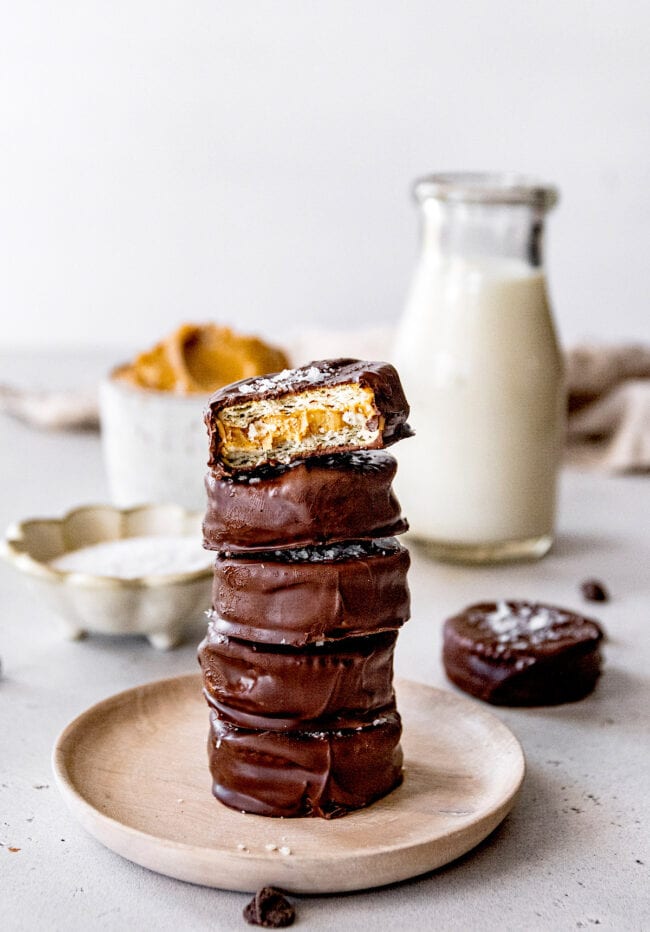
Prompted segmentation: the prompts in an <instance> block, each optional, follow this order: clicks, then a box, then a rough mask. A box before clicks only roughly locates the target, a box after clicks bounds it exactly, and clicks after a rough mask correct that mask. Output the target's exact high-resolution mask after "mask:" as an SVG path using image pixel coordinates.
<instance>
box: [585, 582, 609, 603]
mask: <svg viewBox="0 0 650 932" xmlns="http://www.w3.org/2000/svg"><path fill="white" fill-rule="evenodd" d="M580 590H581V592H582V595H583V597H584V598H585V599H586V600H587V602H609V593H608V591H607V589H606V587H605V585H604V583H602V582H600V581H599V580H598V579H586V580H585V581H584V582H583V583H582V585H581V586H580Z"/></svg>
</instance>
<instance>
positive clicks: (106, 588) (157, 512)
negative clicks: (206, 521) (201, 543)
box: [4, 505, 213, 650]
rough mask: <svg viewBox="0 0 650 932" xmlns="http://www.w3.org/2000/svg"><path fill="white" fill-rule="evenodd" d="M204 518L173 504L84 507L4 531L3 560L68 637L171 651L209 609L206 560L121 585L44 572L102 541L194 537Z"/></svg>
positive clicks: (209, 567)
mask: <svg viewBox="0 0 650 932" xmlns="http://www.w3.org/2000/svg"><path fill="white" fill-rule="evenodd" d="M201 519H202V514H201V513H199V512H192V511H187V510H186V509H184V508H181V507H180V506H179V505H143V506H141V507H139V508H128V509H120V508H114V507H112V506H110V505H88V506H86V507H82V508H76V509H75V510H74V511H70V512H68V514H66V515H64V516H63V517H62V518H59V519H53V518H33V519H31V520H28V521H22V522H20V523H19V524H16V525H14V526H12V527H11V528H9V530H8V531H7V534H6V537H5V541H4V556H5V557H6V558H7V559H8V560H9V562H10V563H12V564H13V565H14V566H15V567H16V568H17V569H19V570H22V572H24V573H25V574H27V576H28V577H29V579H30V582H31V583H32V588H35V589H36V591H37V593H38V595H39V597H40V598H42V599H44V600H46V601H47V603H48V604H49V605H50V606H51V607H52V609H53V611H54V612H56V614H57V615H58V616H59V618H60V620H61V621H62V623H63V629H64V632H65V634H66V635H67V637H69V638H72V639H75V638H80V637H83V635H85V634H86V633H91V632H92V633H97V634H121V635H124V634H138V635H144V636H145V637H147V638H148V639H149V641H150V643H151V644H152V645H153V646H154V647H157V648H160V649H162V650H166V649H169V648H171V647H175V646H176V645H177V644H179V643H180V641H181V640H182V639H183V636H184V634H185V631H186V629H187V628H188V627H189V626H190V625H192V624H193V623H194V622H196V620H197V618H199V617H200V616H201V614H202V613H203V612H204V611H205V609H207V608H208V607H209V605H210V588H211V584H212V572H213V571H212V564H211V557H210V555H209V554H206V566H205V569H198V570H194V571H190V572H180V573H164V574H163V573H161V574H155V575H149V576H140V577H137V578H135V579H122V578H120V577H117V576H102V575H96V574H91V573H85V572H83V573H82V572H68V571H64V570H59V569H55V568H54V567H52V566H50V565H49V563H50V561H51V560H54V559H56V558H57V557H59V556H62V555H63V554H65V553H69V552H70V551H73V550H79V549H80V548H82V547H89V546H91V545H92V544H99V543H103V542H105V541H111V540H117V539H121V538H128V537H143V536H146V537H149V536H166V537H168V536H179V537H180V536H183V537H186V536H192V535H196V536H197V540H200V532H201Z"/></svg>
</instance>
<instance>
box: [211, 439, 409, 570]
mask: <svg viewBox="0 0 650 932" xmlns="http://www.w3.org/2000/svg"><path fill="white" fill-rule="evenodd" d="M396 470H397V462H396V460H395V458H394V457H392V456H391V455H390V454H389V453H384V452H382V451H368V452H359V453H343V454H340V455H338V456H324V457H319V458H317V459H310V460H306V461H305V462H302V463H298V464H296V465H294V466H292V467H277V468H275V469H268V468H267V469H262V470H259V471H258V472H256V473H255V474H253V475H252V476H251V477H250V478H249V477H248V475H247V474H243V475H241V476H239V477H236V478H235V477H232V476H226V475H223V474H216V473H213V472H209V473H208V474H207V476H206V477H205V487H206V491H207V494H208V507H207V512H206V516H205V520H204V522H203V536H204V546H205V547H206V548H207V549H208V550H222V551H229V552H232V553H236V552H238V551H246V550H268V549H271V548H275V547H296V546H297V547H301V546H305V545H311V544H320V543H325V542H328V541H339V540H360V539H362V538H369V537H390V536H392V535H393V534H401V533H403V532H404V531H406V530H407V529H408V524H407V523H406V521H404V519H403V518H402V517H401V514H400V506H399V502H398V501H397V498H396V497H395V494H394V492H393V490H392V487H391V486H392V482H393V479H394V478H395V472H396Z"/></svg>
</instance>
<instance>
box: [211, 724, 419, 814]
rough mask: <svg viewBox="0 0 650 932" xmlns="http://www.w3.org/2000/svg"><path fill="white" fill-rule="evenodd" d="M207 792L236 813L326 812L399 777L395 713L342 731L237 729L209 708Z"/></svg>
mask: <svg viewBox="0 0 650 932" xmlns="http://www.w3.org/2000/svg"><path fill="white" fill-rule="evenodd" d="M210 729H211V731H210V738H209V740H208V753H209V759H210V772H211V774H212V780H213V786H212V792H213V793H214V795H215V796H216V798H217V799H219V800H221V802H222V803H225V805H226V806H230V807H231V808H232V809H237V810H238V811H240V812H253V813H256V814H258V815H265V816H283V817H285V818H288V817H295V816H321V817H322V818H325V819H333V818H336V817H337V816H342V815H345V814H346V813H347V812H350V811H351V810H354V809H361V808H363V807H364V806H367V805H369V804H370V803H372V802H374V801H375V800H376V799H379V798H380V797H381V796H385V795H386V794H387V793H389V792H390V791H391V790H393V789H395V787H397V786H398V785H399V784H400V783H401V782H402V750H401V747H400V743H399V740H400V736H401V732H402V726H401V722H400V717H399V715H398V714H397V712H394V711H393V712H388V713H386V714H382V715H379V716H378V717H377V718H376V719H374V720H373V722H372V723H370V724H369V725H366V726H363V727H360V728H356V729H350V730H336V731H333V730H327V729H321V730H318V731H297V732H276V731H262V730H248V729H243V728H238V727H236V726H234V725H231V724H229V723H228V722H225V721H223V720H222V719H221V718H220V716H219V715H218V713H217V712H216V711H215V710H214V709H213V710H211V712H210Z"/></svg>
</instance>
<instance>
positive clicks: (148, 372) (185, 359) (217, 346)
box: [115, 324, 288, 394]
mask: <svg viewBox="0 0 650 932" xmlns="http://www.w3.org/2000/svg"><path fill="white" fill-rule="evenodd" d="M287 365H288V360H287V357H286V356H285V354H284V353H283V352H282V350H280V349H277V348H275V347H273V346H270V345H269V344H267V343H265V342H263V341H262V340H259V339H258V338H257V337H251V336H242V335H241V334H238V333H235V332H234V331H233V330H231V329H230V327H219V326H217V325H216V324H201V325H197V324H182V325H181V326H180V327H179V328H178V329H177V330H175V331H174V333H172V334H170V336H168V337H166V338H165V339H164V340H161V342H160V343H158V344H156V346H154V347H153V348H152V349H150V350H147V351H146V352H144V353H140V355H139V356H137V357H136V359H135V360H134V361H133V362H132V363H129V364H127V365H125V366H122V367H121V368H120V369H119V370H118V371H117V373H116V375H115V377H116V378H117V379H119V380H120V381H124V382H129V383H130V384H131V385H137V386H139V387H141V388H150V389H155V390H157V391H169V392H177V393H179V394H191V393H193V392H200V393H202V394H209V393H210V392H213V391H216V389H218V388H221V387H222V386H224V385H228V384H229V383H230V382H236V381H239V380H240V379H247V378H250V377H251V376H256V375H264V374H265V373H267V372H276V371H278V370H280V369H284V368H286V366H287Z"/></svg>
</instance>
